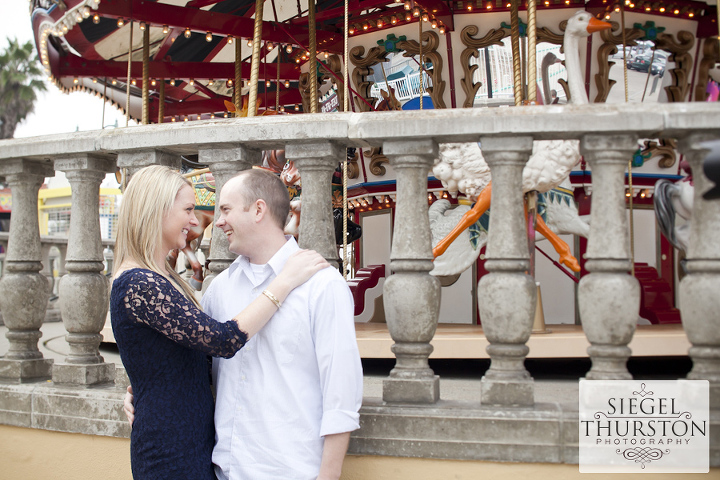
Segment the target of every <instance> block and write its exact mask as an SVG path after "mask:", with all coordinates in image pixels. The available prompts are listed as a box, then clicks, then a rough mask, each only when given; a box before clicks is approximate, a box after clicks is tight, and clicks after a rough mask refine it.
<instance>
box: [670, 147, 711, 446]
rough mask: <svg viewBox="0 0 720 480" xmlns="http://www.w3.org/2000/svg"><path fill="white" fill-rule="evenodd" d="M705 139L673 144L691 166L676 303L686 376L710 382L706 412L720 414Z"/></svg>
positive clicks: (708, 182)
mask: <svg viewBox="0 0 720 480" xmlns="http://www.w3.org/2000/svg"><path fill="white" fill-rule="evenodd" d="M709 139H710V138H708V137H704V136H701V135H690V136H688V137H687V138H684V139H682V140H681V141H680V143H679V145H678V146H679V149H680V151H681V152H682V153H683V154H684V155H685V158H686V159H687V161H688V163H690V167H691V168H692V176H693V183H694V185H695V197H694V198H693V214H692V223H691V227H690V228H691V230H690V245H689V247H688V252H687V265H686V266H687V272H688V273H687V275H686V276H685V278H683V279H682V281H681V282H680V292H679V303H680V309H681V316H682V322H683V326H684V327H685V333H686V334H687V336H688V340H690V343H691V344H692V347H690V350H689V351H688V354H689V355H690V358H692V361H693V368H692V371H691V372H690V373H689V374H688V378H689V379H692V380H709V381H710V405H711V408H712V409H714V410H720V295H719V293H720V243H718V239H719V238H720V201H718V200H705V199H704V198H703V197H702V194H703V193H705V192H706V191H707V190H708V189H709V188H710V187H711V183H710V181H709V180H708V178H707V177H706V176H705V173H704V172H703V168H702V161H703V159H704V158H705V155H706V151H705V150H704V149H703V148H702V146H701V145H700V142H701V141H704V140H709ZM712 448H713V449H715V448H717V446H714V447H712Z"/></svg>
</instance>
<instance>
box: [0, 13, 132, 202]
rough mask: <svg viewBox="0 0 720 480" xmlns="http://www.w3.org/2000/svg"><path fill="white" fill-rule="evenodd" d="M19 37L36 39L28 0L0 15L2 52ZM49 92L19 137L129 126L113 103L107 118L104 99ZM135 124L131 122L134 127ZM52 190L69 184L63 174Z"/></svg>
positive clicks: (110, 182) (50, 88) (109, 183)
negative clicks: (9, 41)
mask: <svg viewBox="0 0 720 480" xmlns="http://www.w3.org/2000/svg"><path fill="white" fill-rule="evenodd" d="M8 37H9V38H17V39H18V40H19V41H20V42H21V43H24V42H27V41H31V42H33V45H35V40H34V39H33V31H32V24H31V23H30V2H29V1H28V0H3V15H2V16H0V49H3V50H4V49H5V48H7V45H8V42H7V38H8ZM47 78H48V77H45V79H46V84H47V91H46V92H40V93H39V94H38V100H37V101H36V102H35V110H34V112H33V113H31V114H30V115H28V116H27V118H26V119H25V120H24V121H23V122H21V123H20V124H19V125H18V126H17V129H16V130H15V138H26V137H37V136H42V135H51V134H55V133H71V132H75V131H88V130H100V129H101V128H103V126H115V123H116V122H117V124H118V125H120V126H124V125H125V116H124V115H123V114H122V112H121V111H120V110H118V109H117V108H115V107H113V106H112V105H111V104H110V103H107V104H105V118H104V119H103V104H104V103H105V102H104V101H103V100H101V99H99V98H97V97H95V96H94V95H92V94H90V93H83V92H74V93H70V94H67V93H62V92H61V91H60V90H59V89H58V88H57V87H56V86H55V85H53V84H52V83H50V82H49V81H47ZM134 124H135V122H133V121H132V120H130V125H134ZM47 183H48V186H49V187H62V186H66V185H69V184H68V182H67V180H65V176H64V175H63V174H62V172H58V175H56V177H55V178H53V179H47ZM117 185H118V184H117V182H116V181H115V176H114V175H112V174H110V175H108V176H107V178H106V179H105V181H104V182H103V184H102V187H109V188H115V187H117Z"/></svg>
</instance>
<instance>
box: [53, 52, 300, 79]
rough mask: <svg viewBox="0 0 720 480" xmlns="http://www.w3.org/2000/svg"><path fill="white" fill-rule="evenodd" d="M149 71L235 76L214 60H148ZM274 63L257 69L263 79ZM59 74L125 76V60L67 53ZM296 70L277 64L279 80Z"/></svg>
mask: <svg viewBox="0 0 720 480" xmlns="http://www.w3.org/2000/svg"><path fill="white" fill-rule="evenodd" d="M148 68H149V74H150V77H152V78H165V79H170V78H177V79H181V78H194V79H209V78H212V79H215V80H220V79H224V78H235V64H234V63H214V62H150V63H149V64H148ZM277 68H278V66H277V63H268V64H267V67H265V66H263V68H261V69H260V70H261V72H260V76H261V77H263V79H265V77H264V75H267V79H269V80H274V79H275V78H276V77H277ZM142 70H143V68H142V62H132V78H136V79H137V78H142ZM241 71H242V77H243V78H250V65H249V64H247V63H243V64H242V66H241ZM53 73H54V74H55V75H56V76H59V77H72V76H76V77H99V78H101V77H116V78H125V77H126V76H127V62H114V61H111V60H85V59H83V58H80V57H75V56H68V57H64V58H61V59H60V61H59V65H58V70H57V72H53ZM299 78H300V71H299V69H298V67H297V66H296V65H291V64H287V63H281V64H280V79H281V80H298V79H299Z"/></svg>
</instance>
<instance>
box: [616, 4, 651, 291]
mask: <svg viewBox="0 0 720 480" xmlns="http://www.w3.org/2000/svg"><path fill="white" fill-rule="evenodd" d="M620 21H621V22H622V25H621V28H622V37H623V73H624V74H625V103H627V102H628V79H627V61H625V51H626V48H625V46H626V45H627V39H626V37H625V4H624V3H623V2H620ZM648 68H650V67H648ZM648 71H649V70H648ZM632 180H633V178H632V158H631V159H630V160H629V161H628V191H629V192H630V198H629V201H628V208H629V209H630V212H629V213H630V222H629V226H630V275H632V276H633V277H634V276H635V221H634V220H635V219H634V215H633V186H632Z"/></svg>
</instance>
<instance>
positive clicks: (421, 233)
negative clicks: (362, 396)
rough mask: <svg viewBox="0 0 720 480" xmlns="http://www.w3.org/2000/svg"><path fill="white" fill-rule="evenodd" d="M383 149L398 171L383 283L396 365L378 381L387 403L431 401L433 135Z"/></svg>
mask: <svg viewBox="0 0 720 480" xmlns="http://www.w3.org/2000/svg"><path fill="white" fill-rule="evenodd" d="M383 153H384V154H385V155H386V156H387V157H388V159H389V160H390V165H392V167H393V169H394V170H395V172H396V174H397V199H396V210H395V226H394V230H393V241H392V250H391V253H390V270H391V271H393V272H394V274H392V275H391V276H390V277H389V278H388V279H387V280H386V281H385V285H384V287H383V295H384V303H385V317H386V318H387V324H388V329H389V331H390V336H391V337H392V339H393V340H394V341H395V344H394V345H393V346H392V351H393V353H394V354H395V357H396V363H395V368H393V369H392V371H390V376H389V377H388V378H387V379H385V380H384V381H383V400H385V401H386V402H390V403H426V404H427V403H435V402H437V401H438V400H439V398H440V381H439V377H438V376H437V375H435V372H433V370H432V369H431V368H430V365H429V363H428V357H429V356H430V354H431V353H432V351H433V347H432V345H430V341H431V340H432V339H433V337H434V336H435V330H436V329H437V322H438V315H439V313H440V281H439V280H438V279H437V278H435V277H433V276H431V275H430V273H429V272H430V270H432V268H433V265H432V259H433V256H432V244H431V236H430V219H429V217H428V200H427V175H428V171H429V170H430V168H431V166H432V164H433V160H434V159H435V158H436V157H437V144H436V143H435V141H434V140H432V139H427V140H421V141H392V142H385V143H384V144H383Z"/></svg>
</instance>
